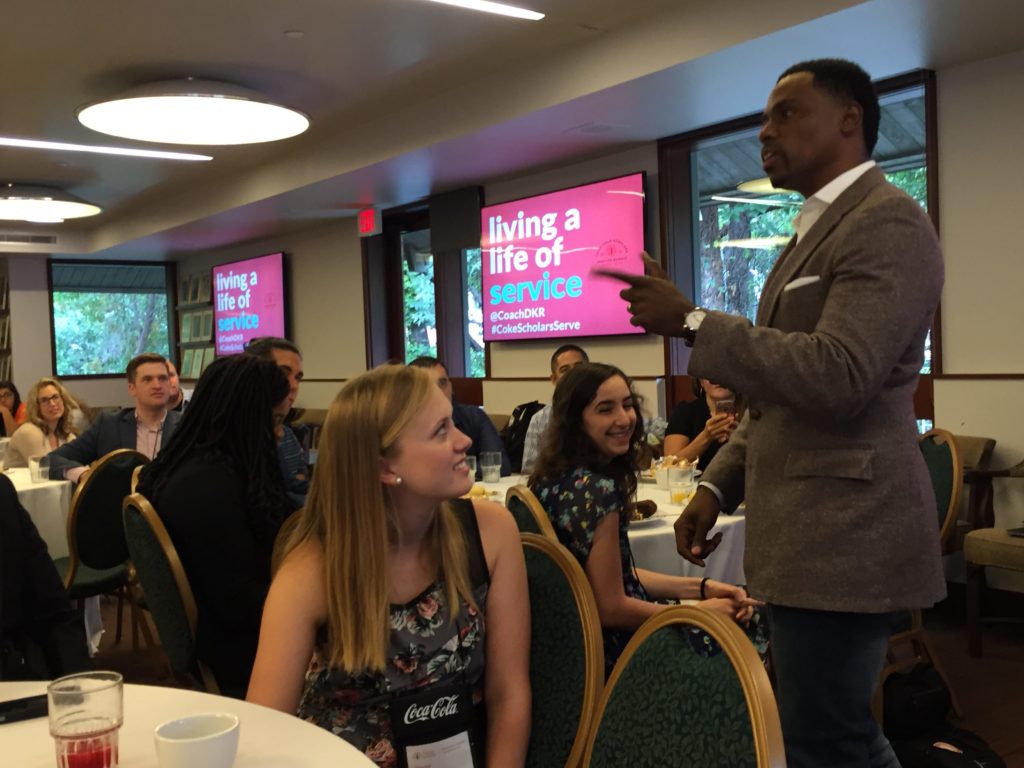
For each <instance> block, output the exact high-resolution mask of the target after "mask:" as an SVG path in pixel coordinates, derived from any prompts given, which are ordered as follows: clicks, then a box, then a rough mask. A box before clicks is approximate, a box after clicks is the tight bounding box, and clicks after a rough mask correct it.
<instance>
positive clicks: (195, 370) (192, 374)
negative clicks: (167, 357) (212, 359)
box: [188, 348, 203, 379]
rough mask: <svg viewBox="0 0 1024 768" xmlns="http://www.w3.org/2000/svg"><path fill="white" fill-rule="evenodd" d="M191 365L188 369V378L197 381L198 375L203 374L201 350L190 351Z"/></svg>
mask: <svg viewBox="0 0 1024 768" xmlns="http://www.w3.org/2000/svg"><path fill="white" fill-rule="evenodd" d="M192 352H193V355H192V364H191V365H190V366H189V368H188V371H189V373H188V377H189V378H190V379H198V378H199V374H201V373H202V372H203V350H202V348H199V349H194V350H192Z"/></svg>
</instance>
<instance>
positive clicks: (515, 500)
mask: <svg viewBox="0 0 1024 768" xmlns="http://www.w3.org/2000/svg"><path fill="white" fill-rule="evenodd" d="M505 506H506V507H508V510H509V512H511V513H512V517H514V518H515V519H516V525H517V526H518V527H519V531H520V532H521V533H538V534H540V535H541V536H545V537H547V538H548V539H550V540H551V541H554V542H556V543H557V542H558V536H556V535H555V529H554V527H553V526H552V525H551V520H550V519H549V518H548V513H547V512H545V511H544V507H542V506H541V505H540V501H539V500H538V499H537V497H536V496H535V495H534V493H533V491H531V490H530V489H529V488H528V487H527V486H525V485H513V486H512V487H511V488H509V489H508V493H506V494H505Z"/></svg>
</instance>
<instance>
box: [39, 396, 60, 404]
mask: <svg viewBox="0 0 1024 768" xmlns="http://www.w3.org/2000/svg"><path fill="white" fill-rule="evenodd" d="M58 402H60V395H50V396H49V397H40V398H39V404H40V405H53V404H54V403H58Z"/></svg>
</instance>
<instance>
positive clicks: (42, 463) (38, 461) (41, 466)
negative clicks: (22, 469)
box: [28, 454, 50, 483]
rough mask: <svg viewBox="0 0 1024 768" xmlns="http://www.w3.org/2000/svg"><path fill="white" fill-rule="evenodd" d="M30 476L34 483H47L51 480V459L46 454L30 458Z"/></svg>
mask: <svg viewBox="0 0 1024 768" xmlns="http://www.w3.org/2000/svg"><path fill="white" fill-rule="evenodd" d="M28 474H29V477H31V478H32V482H33V483H45V482H46V481H47V480H49V479H50V457H49V456H47V455H46V454H40V455H37V456H29V459H28Z"/></svg>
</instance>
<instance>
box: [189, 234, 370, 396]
mask: <svg viewBox="0 0 1024 768" xmlns="http://www.w3.org/2000/svg"><path fill="white" fill-rule="evenodd" d="M276 251H284V252H285V253H286V254H287V258H288V264H289V274H290V277H291V283H290V284H291V289H290V295H289V297H288V301H289V306H290V312H291V321H292V333H291V335H292V341H294V342H295V343H296V344H298V346H299V347H300V348H301V349H302V362H303V367H304V370H305V376H306V382H305V383H304V384H303V385H302V388H301V389H300V391H299V397H298V400H297V404H298V405H299V406H300V407H304V408H326V407H327V406H328V405H329V404H330V402H331V400H332V399H333V398H334V395H335V394H337V392H338V390H339V389H340V388H341V386H342V384H343V383H344V382H345V380H346V379H349V378H351V377H352V376H355V375H357V374H359V373H362V372H363V371H365V370H366V343H365V330H364V328H365V324H364V319H363V280H362V250H361V248H360V244H359V235H358V234H357V232H356V224H355V219H346V220H344V221H339V222H332V223H330V224H327V225H324V226H320V227H315V228H312V229H307V230H303V231H301V232H296V233H291V234H286V235H282V236H280V237H274V238H268V239H266V240H257V241H252V242H247V243H241V244H238V245H232V246H228V247H225V248H216V249H214V250H210V251H204V252H200V253H194V254H188V255H187V256H182V257H180V258H179V260H178V276H179V278H180V277H181V276H183V275H189V274H193V273H197V272H203V271H206V270H208V269H210V267H212V266H213V265H214V264H219V263H223V262H227V261H236V260H238V259H245V258H249V257H252V256H260V255H262V254H265V253H273V252H276Z"/></svg>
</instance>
